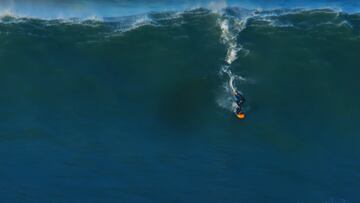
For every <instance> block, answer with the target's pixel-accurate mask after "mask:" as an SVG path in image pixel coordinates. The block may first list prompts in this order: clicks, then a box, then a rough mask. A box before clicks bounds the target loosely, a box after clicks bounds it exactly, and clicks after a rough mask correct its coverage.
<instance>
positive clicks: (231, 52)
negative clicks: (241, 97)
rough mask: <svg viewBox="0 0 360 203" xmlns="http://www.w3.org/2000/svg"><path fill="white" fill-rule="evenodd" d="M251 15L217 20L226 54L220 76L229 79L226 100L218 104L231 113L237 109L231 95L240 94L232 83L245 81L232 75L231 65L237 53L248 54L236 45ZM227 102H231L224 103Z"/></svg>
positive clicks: (223, 17) (224, 17)
mask: <svg viewBox="0 0 360 203" xmlns="http://www.w3.org/2000/svg"><path fill="white" fill-rule="evenodd" d="M253 15H254V14H253V13H252V14H250V15H248V16H244V17H242V18H234V17H228V16H226V15H223V16H222V17H221V18H220V19H219V26H220V29H221V42H222V43H223V44H224V45H225V46H226V48H227V53H226V57H225V62H226V64H225V65H223V66H222V67H221V70H220V74H224V73H225V74H226V75H227V76H228V77H229V80H228V81H227V83H226V85H225V86H224V87H225V90H226V92H227V93H228V94H227V99H220V100H218V104H219V105H220V106H222V107H225V108H227V109H230V110H232V111H234V110H235V108H236V107H237V106H236V103H235V102H234V101H233V99H232V97H233V95H235V93H236V92H241V91H239V90H238V89H237V88H236V87H235V86H234V83H235V81H236V80H241V81H245V80H246V79H245V78H243V77H242V76H239V75H236V74H233V73H232V71H231V64H232V63H233V62H234V61H235V60H236V59H237V58H238V53H239V52H240V51H244V52H245V53H246V54H247V53H248V52H249V51H248V50H245V49H244V48H243V46H242V45H241V44H239V43H238V41H237V38H238V36H239V34H240V33H241V32H242V31H243V30H244V29H246V25H247V22H248V20H249V19H250V18H251V17H253ZM229 100H230V101H232V102H230V103H229V102H224V101H229ZM224 104H227V106H225V105H224Z"/></svg>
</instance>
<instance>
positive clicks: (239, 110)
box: [234, 92, 245, 114]
mask: <svg viewBox="0 0 360 203" xmlns="http://www.w3.org/2000/svg"><path fill="white" fill-rule="evenodd" d="M234 96H235V102H236V104H237V107H236V110H235V111H236V112H235V113H236V114H239V113H243V105H244V103H245V97H244V96H243V95H242V94H241V93H240V92H236V93H235V95H234Z"/></svg>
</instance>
